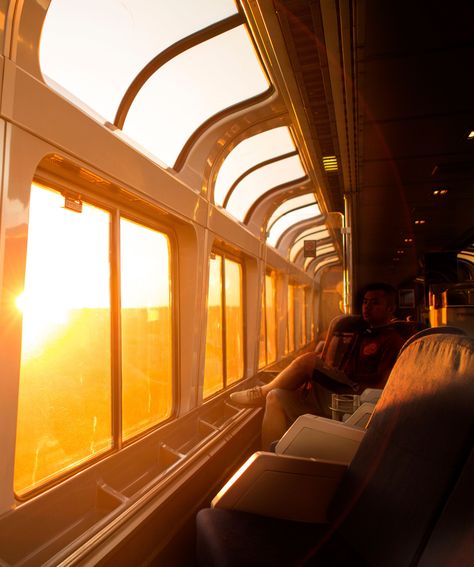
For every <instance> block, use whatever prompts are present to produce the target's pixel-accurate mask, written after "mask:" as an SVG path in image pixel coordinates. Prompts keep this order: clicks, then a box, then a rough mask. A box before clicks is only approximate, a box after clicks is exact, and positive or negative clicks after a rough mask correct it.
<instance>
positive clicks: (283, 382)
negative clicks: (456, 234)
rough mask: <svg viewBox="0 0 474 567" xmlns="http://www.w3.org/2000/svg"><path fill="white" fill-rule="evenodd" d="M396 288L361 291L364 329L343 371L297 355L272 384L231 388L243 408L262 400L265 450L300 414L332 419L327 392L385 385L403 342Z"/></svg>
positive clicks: (353, 391) (375, 286) (375, 287)
mask: <svg viewBox="0 0 474 567" xmlns="http://www.w3.org/2000/svg"><path fill="white" fill-rule="evenodd" d="M395 298H396V292H395V289H393V288H392V287H391V286H390V285H388V284H383V283H381V284H372V285H370V286H368V287H367V288H366V290H365V294H364V299H363V303H362V317H363V319H364V320H365V322H366V323H367V325H368V326H367V328H366V329H365V330H364V331H363V332H362V333H361V334H360V335H359V336H358V337H357V339H356V342H355V345H354V348H353V349H352V354H351V356H349V357H348V359H347V360H346V362H345V364H344V365H343V368H342V369H338V368H334V367H331V366H328V365H326V364H325V363H324V361H323V360H322V359H321V357H320V355H319V354H316V353H314V352H309V353H305V354H303V355H301V356H299V357H298V358H296V359H295V360H294V361H293V362H292V363H291V364H290V365H289V366H288V367H287V368H285V369H284V370H283V371H282V372H280V373H279V374H278V376H276V377H275V378H274V379H273V380H272V381H271V382H269V383H268V384H265V385H263V386H257V387H255V388H252V389H250V390H243V391H241V392H234V393H233V394H231V395H230V398H231V400H232V401H233V402H235V403H237V404H240V405H244V406H255V405H259V404H262V405H263V404H265V414H264V417H263V424H262V446H263V448H264V449H268V448H269V446H270V444H271V443H272V442H273V441H275V440H276V439H279V438H280V437H281V436H282V435H283V433H284V432H285V431H286V430H287V429H288V427H289V426H290V425H291V423H293V421H294V420H295V419H296V418H297V417H298V416H299V415H302V414H304V413H313V414H317V415H321V416H324V417H330V415H331V414H330V409H329V406H330V403H331V394H332V393H336V394H359V393H360V392H362V391H363V390H364V389H365V388H368V387H370V388H383V387H384V385H385V382H386V381H387V379H388V376H389V374H390V371H391V369H392V366H393V365H394V364H395V360H396V358H397V355H398V352H399V350H400V348H401V347H402V345H403V343H404V340H403V338H402V337H401V336H400V335H399V333H398V332H397V331H396V330H395V329H394V328H393V327H392V326H391V325H390V323H391V322H392V321H393V320H394V312H395V308H396V299H395Z"/></svg>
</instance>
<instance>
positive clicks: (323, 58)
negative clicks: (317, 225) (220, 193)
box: [275, 0, 344, 212]
mask: <svg viewBox="0 0 474 567" xmlns="http://www.w3.org/2000/svg"><path fill="white" fill-rule="evenodd" d="M275 7H276V9H277V11H278V17H279V20H280V24H281V29H282V33H283V37H284V39H285V43H286V46H287V49H288V53H289V56H290V61H291V65H292V67H293V71H294V74H295V77H296V79H297V81H298V86H299V89H300V94H301V97H302V99H303V104H304V106H305V109H306V115H307V120H308V123H309V125H310V128H311V134H312V137H313V143H314V146H315V148H316V151H317V153H318V157H319V158H320V159H321V160H322V157H323V156H336V158H337V160H338V162H339V163H340V155H339V147H338V142H337V132H336V126H335V117H334V109H333V101H332V94H331V89H330V80H329V71H328V63H327V54H326V49H325V45H324V41H323V40H322V38H323V37H324V35H323V29H322V23H321V13H320V9H319V2H314V1H312V2H309V1H308V0H293V1H291V2H284V3H283V2H278V1H275ZM324 175H325V182H326V188H327V199H328V204H330V206H331V210H332V211H340V212H343V211H344V203H343V191H342V187H343V183H342V178H341V174H340V172H338V171H336V172H331V173H329V172H325V173H324Z"/></svg>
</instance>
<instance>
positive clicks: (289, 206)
mask: <svg viewBox="0 0 474 567" xmlns="http://www.w3.org/2000/svg"><path fill="white" fill-rule="evenodd" d="M314 203H316V199H315V197H314V195H313V193H306V194H305V195H299V196H298V197H293V198H292V199H288V200H287V201H285V202H284V203H282V204H281V205H280V206H279V207H277V208H276V209H275V211H274V212H273V214H272V216H271V217H270V218H269V220H268V223H267V227H268V228H269V229H271V227H272V225H273V223H274V222H275V221H276V220H277V219H279V218H280V217H283V216H284V215H286V214H287V213H289V212H290V211H293V210H296V209H300V208H301V207H305V206H306V205H313V204H314Z"/></svg>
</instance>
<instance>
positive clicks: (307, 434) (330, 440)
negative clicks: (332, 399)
mask: <svg viewBox="0 0 474 567" xmlns="http://www.w3.org/2000/svg"><path fill="white" fill-rule="evenodd" d="M364 435H365V430H363V429H359V428H356V427H352V426H350V425H346V424H345V423H343V422H341V421H334V420H333V419H327V418H325V417H319V416H316V415H311V414H305V415H300V416H299V417H298V419H297V420H296V421H295V422H294V423H293V425H292V426H291V427H290V428H289V429H288V431H287V432H286V433H285V434H284V435H283V437H282V438H281V439H280V441H279V442H278V444H277V446H276V448H275V452H276V453H277V454H285V455H294V456H298V457H314V458H316V459H321V460H327V461H335V462H339V463H344V464H347V465H348V464H349V463H350V462H351V461H352V457H353V456H354V455H355V453H356V451H357V449H358V448H359V445H360V442H361V441H362V438H363V437H364Z"/></svg>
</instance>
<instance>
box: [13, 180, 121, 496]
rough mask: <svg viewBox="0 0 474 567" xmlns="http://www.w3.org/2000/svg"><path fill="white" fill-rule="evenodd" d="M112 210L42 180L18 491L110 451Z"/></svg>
mask: <svg viewBox="0 0 474 567" xmlns="http://www.w3.org/2000/svg"><path fill="white" fill-rule="evenodd" d="M109 231H110V215H109V214H108V213H107V212H105V211H103V210H101V209H98V208H96V207H93V206H90V205H87V204H85V203H83V207H82V213H77V212H72V211H71V210H68V209H65V208H64V197H62V196H61V195H60V194H58V193H56V192H53V191H50V190H48V189H45V188H43V187H40V186H38V185H35V184H33V186H32V188H31V200H30V218H29V224H28V251H27V262H26V274H25V289H24V292H23V294H22V295H21V296H20V297H19V298H18V302H17V304H18V306H19V308H20V309H21V310H22V311H23V336H22V348H21V369H20V397H19V407H18V424H17V442H16V455H15V481H14V484H15V491H16V493H17V494H23V493H25V492H27V491H29V490H31V489H33V488H35V487H36V486H38V485H40V484H42V483H44V482H45V481H48V480H49V479H51V478H53V477H55V476H57V475H59V474H61V473H64V472H66V471H67V470H70V469H71V468H73V467H75V466H77V465H79V464H80V463H82V462H84V461H86V460H87V459H89V458H91V457H93V456H95V455H97V454H99V453H101V452H104V451H106V450H107V449H110V447H111V446H112V438H111V349H110V333H111V329H110V266H109Z"/></svg>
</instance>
